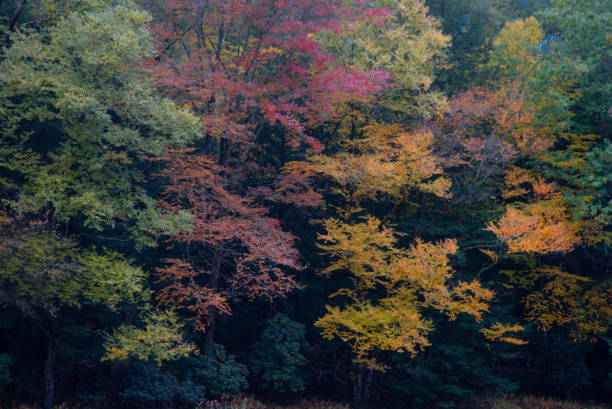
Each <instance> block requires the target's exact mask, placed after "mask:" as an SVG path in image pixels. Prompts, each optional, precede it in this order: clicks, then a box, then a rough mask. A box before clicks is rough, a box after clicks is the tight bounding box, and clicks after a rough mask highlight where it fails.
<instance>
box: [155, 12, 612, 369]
mask: <svg viewBox="0 0 612 409" xmlns="http://www.w3.org/2000/svg"><path fill="white" fill-rule="evenodd" d="M319 2H320V3H321V4H318V3H317V4H316V5H308V6H306V5H305V4H302V3H300V1H294V2H290V3H291V5H292V7H295V8H296V10H310V11H313V10H316V11H314V14H313V16H311V17H309V18H308V19H306V20H300V16H298V15H297V14H296V15H294V14H292V13H289V14H282V13H281V14H276V13H275V12H270V10H267V8H268V7H270V8H271V10H273V9H279V8H282V9H283V10H288V9H285V8H284V7H285V6H287V7H288V5H284V4H283V5H279V3H278V2H275V3H274V4H272V3H270V4H268V3H267V2H260V3H257V5H252V6H249V7H247V8H245V9H239V10H238V12H237V11H236V10H237V9H236V7H238V6H237V4H238V3H236V4H234V2H232V1H230V2H223V4H218V5H217V6H218V8H216V9H201V10H200V9H198V10H195V9H194V10H191V9H190V11H189V12H187V11H186V10H183V8H185V7H192V8H193V7H196V8H197V7H204V6H201V5H200V6H186V5H185V4H183V3H182V2H176V4H175V2H172V1H169V2H167V3H166V6H165V7H167V8H169V9H170V10H172V12H168V11H167V10H166V12H165V15H166V16H167V15H173V16H176V20H172V21H170V22H169V21H167V20H166V21H164V23H163V26H164V27H165V29H164V30H166V31H164V30H162V29H161V28H160V29H159V30H160V31H159V33H158V34H160V35H159V36H158V38H157V40H158V41H160V44H163V45H162V46H160V47H159V48H160V49H161V50H162V53H161V54H160V55H159V56H158V60H159V64H158V65H157V66H155V68H154V75H155V76H156V78H157V79H158V82H159V84H160V87H161V88H162V89H165V90H167V91H168V93H169V95H171V96H173V97H174V98H175V99H177V100H178V101H182V102H183V103H184V104H186V106H188V107H190V108H191V109H193V110H194V111H195V112H196V113H197V114H199V115H200V118H201V121H202V129H203V132H204V133H205V144H204V148H203V149H200V150H199V151H198V152H196V151H194V150H175V151H169V153H168V155H167V156H166V157H164V158H161V159H160V160H162V161H165V162H166V163H167V167H166V168H165V170H164V173H163V174H162V176H164V177H166V178H168V179H169V180H170V183H169V185H168V187H167V188H166V191H165V194H164V198H163V199H162V204H163V206H164V207H165V208H166V209H167V210H169V211H172V212H187V213H189V214H190V215H191V219H192V222H193V228H192V229H191V230H190V231H189V232H187V233H182V234H177V235H174V236H172V237H171V240H170V241H174V242H176V243H180V244H181V245H182V246H183V247H182V249H183V250H182V251H183V253H184V257H182V258H181V259H168V260H167V267H165V268H160V269H159V273H160V275H161V282H163V283H164V285H165V287H164V288H163V289H162V290H161V292H160V293H159V295H158V297H159V300H160V302H161V303H162V304H164V305H177V306H181V305H182V306H185V308H187V309H188V310H190V311H191V313H192V314H193V316H194V317H195V318H196V322H197V326H196V328H198V329H200V330H203V331H204V330H209V331H210V328H211V327H214V321H215V317H216V316H217V315H218V314H229V313H230V312H231V309H230V306H229V305H230V303H229V301H228V300H230V299H236V297H240V295H241V294H242V295H244V296H246V297H247V298H251V299H252V298H254V297H260V296H265V297H269V298H274V297H276V296H283V295H286V294H287V293H289V292H290V291H292V290H294V289H296V288H298V287H299V283H297V282H296V281H294V280H293V278H291V276H290V275H289V274H288V273H287V269H289V270H294V271H295V270H301V269H303V268H305V266H304V265H303V264H302V262H300V261H299V258H300V257H299V254H298V252H297V251H296V250H295V247H294V242H295V238H294V237H293V236H291V235H290V234H288V233H286V232H284V231H283V230H282V228H281V226H280V223H279V221H278V220H275V219H272V218H270V217H269V216H268V213H269V207H266V206H265V205H264V204H265V203H267V204H268V206H278V205H280V204H282V205H289V206H298V207H303V208H308V209H324V208H326V207H325V206H326V197H329V196H334V197H340V199H334V200H333V201H332V202H330V203H328V205H331V206H333V207H334V208H335V210H333V211H332V214H333V215H332V216H331V217H329V218H326V219H325V220H323V221H322V233H320V234H319V236H318V247H319V248H320V249H321V251H322V252H323V253H322V256H324V257H328V258H329V262H330V264H329V266H328V267H327V268H325V269H324V270H323V271H322V272H321V273H322V274H323V275H324V276H329V275H332V274H342V275H347V276H348V278H349V281H350V283H351V285H350V286H348V287H345V288H340V289H339V290H338V291H336V292H335V293H334V294H332V297H335V300H341V301H335V305H334V306H328V308H327V311H326V313H325V314H324V315H323V316H322V317H321V318H319V319H318V320H317V321H316V323H315V325H316V326H317V327H319V328H321V330H322V333H323V336H324V337H325V338H328V339H333V338H338V339H340V340H342V341H344V342H346V343H348V344H349V345H350V346H351V348H352V349H353V351H354V354H355V357H356V358H355V362H357V363H359V364H360V365H364V366H365V367H367V368H370V369H379V370H384V365H383V364H381V363H379V362H377V361H376V355H377V353H378V352H379V351H406V352H409V353H411V354H416V353H417V352H418V351H419V350H421V349H422V348H423V347H425V346H427V345H428V338H427V334H428V333H429V332H430V331H431V330H432V329H433V321H432V320H431V319H429V318H427V313H426V312H427V311H430V310H437V311H439V312H441V313H443V314H445V315H446V316H447V317H448V318H449V319H451V320H452V319H454V318H455V317H456V316H457V315H458V314H460V313H466V314H469V315H472V316H473V317H474V318H475V319H477V320H479V319H480V318H481V317H482V315H483V314H484V313H486V312H487V311H488V306H489V303H490V302H491V301H492V300H493V299H494V292H493V291H492V290H490V289H486V288H483V287H482V286H481V284H480V283H479V282H478V281H477V280H473V281H457V280H456V279H454V277H453V269H452V267H451V266H450V259H449V256H450V255H452V254H454V253H455V252H456V251H457V249H458V244H457V241H456V240H454V239H448V240H444V241H441V242H437V243H432V242H426V241H423V240H421V239H419V238H418V236H417V237H414V240H413V243H414V244H412V245H410V246H409V247H407V248H406V247H404V246H400V245H399V244H398V237H399V236H400V235H401V234H400V233H399V232H396V231H394V230H393V229H392V228H391V224H390V223H389V221H390V220H392V216H389V215H387V216H384V217H382V218H381V217H380V216H378V217H377V216H375V214H376V213H377V212H376V211H374V210H373V206H376V203H377V202H378V201H381V200H384V201H386V203H389V202H390V203H392V207H393V208H395V209H396V211H401V209H403V208H405V206H414V202H413V200H414V198H415V197H416V196H418V195H433V196H435V197H437V198H439V199H441V200H446V201H448V202H450V203H453V204H454V205H458V206H469V205H471V204H474V203H476V202H482V201H486V200H489V199H491V198H497V199H496V200H498V203H499V202H501V203H503V205H504V206H505V210H504V211H503V212H502V213H501V214H500V217H499V218H498V219H497V220H494V221H491V222H490V223H489V224H488V225H487V226H483V227H484V228H485V229H486V230H488V231H490V232H492V233H493V234H494V235H495V237H496V238H497V243H495V244H493V245H487V246H484V247H482V251H483V252H484V253H485V254H487V255H488V256H489V257H490V258H491V262H492V264H493V265H494V264H496V263H499V262H500V261H501V260H502V259H504V258H505V257H506V258H507V257H512V255H513V254H530V255H534V256H535V257H539V256H542V255H547V254H563V253H567V252H570V251H572V250H573V249H574V248H575V247H576V246H577V245H579V244H581V243H582V242H584V241H586V240H595V241H597V240H605V238H604V237H603V236H600V237H586V235H585V229H584V223H585V222H584V221H581V220H580V216H579V215H572V213H571V210H570V209H569V208H568V206H567V204H566V203H565V201H564V198H563V197H564V196H563V193H564V192H563V188H561V187H559V186H558V185H557V184H555V183H554V182H553V181H551V180H550V178H548V177H546V176H545V174H544V172H543V171H542V170H541V169H540V168H539V167H538V166H537V165H534V163H535V162H534V161H533V159H534V158H539V159H542V160H543V161H545V156H546V153H547V152H549V151H550V150H551V149H554V146H555V143H556V142H557V141H558V140H559V138H570V137H571V136H570V135H569V133H568V128H567V123H566V122H567V119H568V117H569V116H570V114H569V113H568V111H567V110H565V109H563V107H560V108H559V107H558V105H559V99H560V98H561V99H562V98H565V99H566V100H567V101H571V100H572V98H574V96H575V95H574V94H573V92H574V91H573V88H572V79H571V74H569V73H566V72H563V71H559V70H556V71H555V70H553V71H550V72H549V71H547V68H546V66H545V64H544V61H543V58H544V57H543V56H542V55H541V53H539V52H538V51H539V49H540V44H541V42H542V41H543V39H544V32H543V30H542V28H541V26H540V24H539V23H538V22H537V21H536V20H535V19H534V18H532V17H531V18H527V19H524V20H517V21H514V22H510V23H507V24H506V25H505V27H504V28H503V29H502V31H501V32H500V33H499V35H498V36H497V37H496V39H495V41H494V42H493V51H492V54H491V57H490V62H489V66H488V68H489V69H490V71H491V72H492V73H493V77H494V81H492V82H490V84H488V85H486V86H480V87H474V88H471V89H469V90H467V91H465V92H463V93H460V94H458V95H456V96H455V97H453V98H451V99H450V101H445V99H444V98H443V97H442V96H441V95H439V94H437V93H435V92H433V91H432V90H430V86H431V83H432V81H433V72H434V70H435V69H436V68H440V67H441V66H443V64H444V62H443V59H442V58H441V57H440V56H441V55H442V54H443V49H444V48H445V47H446V46H448V38H447V37H445V36H444V35H442V34H441V32H440V30H439V28H438V27H437V25H436V22H435V20H432V19H431V17H430V16H428V15H427V9H426V8H425V7H424V5H423V2H422V1H418V0H410V1H386V2H382V3H381V4H384V5H382V6H381V7H380V8H379V9H376V10H374V9H367V8H366V9H361V8H359V7H357V8H356V9H350V8H346V9H342V8H341V6H340V4H339V3H334V2H331V1H323V0H321V1H319ZM332 3H333V7H331V4H332ZM240 4H242V3H240ZM288 4H289V3H288ZM181 7H182V8H181ZM241 7H242V6H241ZM339 7H340V8H339ZM230 8H231V10H230ZM322 10H325V11H322ZM330 10H334V11H335V12H338V13H339V15H341V16H342V19H340V21H343V23H338V20H337V19H335V18H333V17H332V16H333V13H332V12H331V11H330ZM204 17H205V18H204ZM198 18H199V19H200V20H198ZM190 19H192V20H190ZM247 20H248V23H246V24H244V23H245V21H247ZM203 21H206V23H205V24H204V25H201V24H202V22H203ZM306 21H307V22H306ZM342 24H346V26H342ZM169 26H172V27H173V31H167V30H168V27H169ZM160 27H161V26H160ZM424 27H426V28H427V29H424ZM245 30H246V31H245ZM340 33H343V34H342V35H340ZM342 37H344V38H342ZM179 43H182V46H181V47H178V44H179ZM415 47H416V48H415ZM173 50H174V51H173ZM399 50H404V51H402V52H401V53H400V51H399ZM408 50H410V51H408ZM417 50H418V52H417ZM173 53H174V54H173ZM334 53H335V54H334ZM333 66H335V67H336V68H332V67H333ZM338 67H341V69H338ZM381 70H382V71H381ZM368 72H369V74H368ZM381 72H385V73H387V74H381ZM551 72H552V73H551ZM330 75H331V77H330ZM364 76H365V77H364ZM365 78H369V80H366V79H365ZM543 80H546V81H547V84H548V85H547V87H546V88H543V87H542V81H543ZM557 108H558V109H557ZM275 124H276V125H275ZM273 126H281V127H283V129H284V131H283V132H284V140H285V143H286V144H287V145H288V146H290V147H293V148H294V149H295V150H296V151H297V160H292V161H288V162H285V163H282V164H281V166H280V171H279V172H278V175H277V176H276V177H275V178H272V179H270V177H269V176H268V175H266V172H268V171H269V170H267V169H262V168H258V166H260V165H257V160H256V159H254V157H253V154H254V153H255V154H257V152H258V151H259V149H261V148H260V147H258V146H257V144H258V140H259V139H258V138H259V137H260V135H261V134H262V133H265V132H272V133H274V132H275V131H274V128H273ZM271 127H272V128H271ZM317 133H318V134H319V135H323V136H322V137H320V138H319V139H318V140H317V139H316V138H314V137H313V136H312V135H314V134H317ZM277 169H278V168H277ZM500 179H501V183H502V184H503V187H501V189H500ZM247 180H260V181H261V180H269V183H267V185H268V186H267V187H266V186H257V185H255V186H252V187H251V189H250V190H248V191H247V193H246V194H245V190H244V185H245V183H246V184H248V182H245V181H247ZM417 206H418V205H417ZM321 211H322V212H323V210H321ZM324 213H325V214H329V208H327V210H325V212H324ZM383 220H384V221H383ZM591 222H592V221H591ZM591 231H599V232H601V231H603V230H602V228H601V226H600V228H599V229H597V228H596V229H594V230H591ZM602 234H603V233H602ZM519 270H520V269H519ZM519 270H517V271H505V273H506V274H507V275H508V284H507V285H517V286H523V287H521V288H522V289H524V290H526V291H527V294H528V295H526V296H525V298H524V301H523V305H524V307H525V310H526V316H525V318H526V320H528V321H533V322H535V323H536V324H537V326H538V328H540V329H541V330H544V331H547V330H550V329H551V328H552V327H553V326H564V325H573V326H574V330H575V334H576V337H577V338H583V337H588V336H590V335H592V334H594V333H598V332H602V331H605V330H606V328H607V323H606V320H607V319H608V317H609V316H610V314H611V313H612V310H611V307H610V303H609V301H610V296H611V293H610V290H609V289H606V288H603V287H601V288H598V287H596V286H594V285H590V284H591V283H590V282H589V280H588V279H586V278H583V277H581V276H577V275H574V274H570V273H567V272H564V271H563V268H562V266H560V265H543V264H541V263H540V264H538V265H537V267H535V268H531V267H530V268H526V269H525V270H521V271H519ZM203 277H204V279H203ZM336 297H337V298H336ZM521 329H522V327H521V326H520V325H518V324H513V323H508V324H502V323H499V322H497V323H495V324H494V325H493V326H492V327H490V328H484V329H483V330H482V333H483V334H484V336H485V337H486V338H487V339H489V340H490V341H503V342H510V343H514V344H522V343H524V342H525V341H522V340H521V339H520V338H517V337H516V336H515V335H512V334H515V333H517V332H520V330H521ZM213 333H214V332H213ZM210 345H212V344H210Z"/></svg>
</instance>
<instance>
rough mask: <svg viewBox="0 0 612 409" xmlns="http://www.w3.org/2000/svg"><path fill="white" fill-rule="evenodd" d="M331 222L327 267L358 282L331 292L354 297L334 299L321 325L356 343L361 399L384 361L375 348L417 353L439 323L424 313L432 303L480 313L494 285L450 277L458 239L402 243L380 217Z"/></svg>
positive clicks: (361, 401)
mask: <svg viewBox="0 0 612 409" xmlns="http://www.w3.org/2000/svg"><path fill="white" fill-rule="evenodd" d="M325 230H326V231H325V234H322V235H321V236H320V237H319V240H320V241H321V244H320V245H319V246H320V247H321V249H323V250H324V251H325V252H326V254H329V255H330V257H331V258H332V264H331V265H330V266H329V267H328V268H327V269H325V270H324V271H323V274H331V273H333V272H336V271H340V272H341V271H346V272H348V273H349V278H350V280H351V284H352V286H351V287H350V288H341V289H339V290H338V291H337V292H336V293H335V294H332V296H343V297H346V298H348V300H349V302H348V304H347V305H344V306H342V307H340V306H333V307H330V306H328V307H327V313H326V314H325V315H324V316H323V317H321V318H319V320H318V321H317V322H316V323H315V325H316V326H317V327H319V328H321V329H322V331H323V336H324V337H325V338H327V339H333V338H339V339H340V340H342V341H343V342H346V343H348V344H350V346H351V348H352V350H353V353H354V355H355V359H354V362H355V363H356V364H357V365H358V366H359V368H360V370H359V374H358V375H357V380H356V384H355V403H356V404H357V405H361V406H363V405H367V402H368V400H369V386H370V382H371V373H370V375H369V376H368V378H367V379H366V378H365V371H366V370H372V369H374V370H379V371H384V370H385V369H386V368H385V366H384V365H382V364H380V363H379V362H378V361H377V360H376V354H377V352H379V351H397V352H408V353H410V354H411V355H415V354H416V353H417V352H418V351H420V350H422V349H423V348H424V347H426V346H427V345H428V340H427V334H428V333H429V332H430V331H431V330H432V329H433V325H434V324H433V322H432V321H431V320H430V319H427V318H426V317H425V311H426V310H428V309H433V310H438V311H441V312H443V313H444V314H446V315H447V316H448V317H449V319H451V320H453V319H455V318H456V317H457V315H458V314H460V313H467V314H470V315H472V316H474V317H475V318H476V319H480V318H481V316H482V313H483V312H486V311H487V309H488V305H487V303H488V302H489V301H490V300H491V298H492V297H493V293H492V292H491V291H490V290H486V289H484V288H482V287H480V284H479V283H478V282H476V281H474V282H472V283H467V282H459V283H458V284H456V285H454V286H453V285H451V284H450V280H451V277H452V268H451V267H450V266H449V259H448V256H447V254H452V253H454V252H455V251H456V250H457V245H456V242H455V241H453V240H447V241H444V242H441V243H436V244H432V243H425V242H423V241H421V240H418V239H417V240H416V243H415V244H414V245H412V246H411V247H410V248H409V249H407V250H405V249H400V248H398V247H396V238H395V237H394V234H393V231H392V230H391V229H389V228H387V227H384V226H382V225H381V223H380V221H378V220H376V219H374V218H369V219H367V220H366V221H365V222H363V223H356V224H348V223H344V222H341V221H340V220H336V219H329V220H327V221H326V223H325ZM377 294H379V295H377Z"/></svg>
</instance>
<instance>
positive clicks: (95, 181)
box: [0, 0, 199, 408]
mask: <svg viewBox="0 0 612 409" xmlns="http://www.w3.org/2000/svg"><path fill="white" fill-rule="evenodd" d="M21 4H22V5H24V7H26V8H27V12H25V11H24V14H20V15H19V16H18V19H20V20H19V22H21V19H22V18H23V19H24V20H25V21H26V22H27V21H28V19H27V18H26V17H28V18H30V17H32V16H36V14H37V13H39V14H38V16H37V18H36V19H35V22H36V24H35V28H36V29H29V28H27V25H26V23H25V22H24V23H23V26H22V25H21V24H17V23H15V25H13V27H10V29H9V30H8V32H7V35H8V37H7V38H8V40H7V41H6V44H3V46H4V45H6V47H5V48H3V50H2V57H1V59H0V84H1V86H0V121H1V122H2V126H1V127H0V158H1V159H0V162H1V164H0V192H1V194H2V197H3V201H2V203H1V204H0V215H1V216H0V219H1V220H2V245H1V246H2V247H1V252H2V260H1V261H0V287H1V289H2V299H3V301H4V302H7V303H9V304H11V305H13V306H17V307H19V309H20V310H21V311H22V313H23V314H25V316H27V317H29V318H31V319H32V320H33V321H34V322H36V324H37V325H38V327H39V329H40V331H41V332H42V333H43V334H44V335H45V337H46V340H47V344H48V345H47V359H46V364H45V369H44V373H45V399H44V404H45V407H46V408H50V407H51V406H52V404H53V395H54V379H53V375H54V363H55V351H56V346H57V343H58V340H59V339H60V338H61V337H62V328H58V322H59V321H58V318H59V317H65V316H69V315H70V313H71V312H72V311H74V310H78V309H79V308H80V307H81V306H83V305H85V304H87V305H98V306H100V307H101V309H100V310H98V311H104V310H105V307H106V308H110V309H111V310H118V309H119V308H120V307H121V306H122V305H124V304H129V303H131V302H133V303H142V302H147V301H148V300H147V299H146V297H143V296H146V295H147V294H148V293H147V292H146V291H144V290H143V288H144V285H145V283H144V280H145V278H146V275H145V273H143V271H142V270H140V269H139V268H137V267H134V266H133V265H132V264H131V262H129V261H128V259H127V258H126V257H124V256H123V255H122V254H121V253H122V252H125V251H132V252H134V251H137V250H140V249H142V248H143V247H150V246H153V245H155V237H156V235H157V234H158V232H159V230H167V229H170V230H172V229H173V228H175V227H174V226H175V223H176V222H178V221H176V220H173V219H172V217H170V216H169V217H164V215H163V214H162V213H163V212H162V210H161V209H160V208H159V207H158V205H157V203H156V201H155V200H154V199H153V197H152V196H153V195H152V192H151V190H150V188H149V187H148V186H146V182H145V177H146V175H147V172H148V169H147V167H146V166H145V164H146V163H148V162H147V160H146V159H147V158H148V157H149V156H151V155H155V154H156V153H160V152H161V151H162V150H163V148H164V147H166V146H168V145H170V144H176V145H183V144H185V143H187V142H189V141H193V140H195V139H197V138H198V137H199V129H198V123H197V120H196V119H195V117H193V116H192V115H191V114H190V113H189V112H188V111H186V110H184V109H179V108H177V107H176V106H175V105H174V104H173V103H172V102H170V101H169V100H166V99H163V98H160V97H158V96H157V95H156V94H155V93H154V90H153V87H152V84H151V82H150V80H149V79H148V78H147V75H146V71H145V69H144V67H143V64H142V61H143V59H144V58H146V57H148V56H150V55H151V54H152V52H153V49H152V42H151V39H150V36H149V33H148V31H147V27H146V23H147V21H148V20H149V15H148V14H147V13H145V12H143V11H141V10H139V9H138V8H136V7H135V6H134V4H133V3H131V2H129V1H122V2H113V3H112V4H111V3H109V2H105V1H97V0H94V1H88V2H83V3H82V4H81V3H79V4H78V5H77V4H72V3H71V4H70V7H69V8H68V7H64V6H66V4H65V2H63V3H60V2H54V1H49V2H42V3H40V8H38V9H34V8H33V9H30V8H29V7H30V5H29V4H26V2H22V3H21ZM24 10H26V9H24ZM55 11H57V13H56V12H55ZM16 21H17V20H16ZM30 23H32V21H30ZM32 24H34V23H32ZM118 243H119V244H118ZM108 247H111V248H112V247H114V249H115V250H112V249H110V250H109V249H108ZM133 254H134V253H133Z"/></svg>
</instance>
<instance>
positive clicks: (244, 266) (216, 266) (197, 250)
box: [158, 150, 302, 352]
mask: <svg viewBox="0 0 612 409" xmlns="http://www.w3.org/2000/svg"><path fill="white" fill-rule="evenodd" d="M160 160H163V161H165V162H167V167H166V168H165V169H164V171H163V172H162V174H161V175H162V176H165V177H167V178H169V182H170V183H169V184H168V186H167V187H166V189H165V191H164V194H163V199H162V201H161V204H162V206H164V207H165V208H166V209H168V210H169V211H172V212H175V213H179V212H188V213H189V214H190V215H191V219H192V221H193V228H192V229H191V230H190V231H189V232H184V233H178V234H175V235H173V236H172V237H171V242H173V243H176V244H177V248H178V249H179V250H180V251H181V252H182V254H181V255H182V257H181V259H167V260H166V262H167V265H166V266H165V267H163V268H160V269H158V273H159V275H160V280H159V281H160V282H162V283H163V284H164V287H163V289H162V290H161V291H160V292H159V294H158V300H159V302H160V304H162V305H176V306H180V307H183V308H186V309H187V310H189V311H191V312H192V313H193V314H194V320H195V327H196V329H197V330H200V331H205V330H207V332H208V335H207V341H206V342H207V344H206V348H205V349H206V352H209V351H210V348H212V342H213V337H214V324H215V317H216V316H217V315H218V314H219V313H222V314H230V306H229V303H228V302H229V300H230V299H232V298H238V297H240V296H243V297H247V298H250V299H253V298H256V297H267V298H269V299H272V298H274V297H277V296H283V295H285V294H286V293H288V292H289V291H291V290H293V289H295V288H296V287H298V284H297V283H296V282H295V281H294V279H293V278H292V277H291V276H289V275H288V274H287V273H286V272H285V271H283V269H293V270H299V269H301V268H302V266H301V265H300V263H299V261H298V258H299V254H298V251H297V250H296V249H295V248H294V247H293V241H294V237H293V236H292V235H291V234H289V233H286V232H284V231H283V230H282V229H281V228H280V226H279V222H278V220H275V219H272V218H270V217H268V216H267V213H268V209H266V208H264V207H259V206H256V205H254V204H253V203H252V202H251V201H250V200H249V199H246V198H244V197H241V196H240V195H237V194H235V193H232V192H230V191H229V190H228V188H227V187H226V183H225V180H224V176H222V175H223V173H224V172H222V171H221V168H220V166H219V165H217V164H216V159H215V158H214V157H212V156H209V155H202V154H196V153H194V151H193V150H174V151H169V152H168V154H167V155H166V156H165V157H162V158H161V159H160Z"/></svg>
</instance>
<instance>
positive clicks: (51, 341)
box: [44, 333, 57, 409]
mask: <svg viewBox="0 0 612 409" xmlns="http://www.w3.org/2000/svg"><path fill="white" fill-rule="evenodd" d="M47 338H48V343H47V360H46V361H45V400H44V407H45V409H51V408H53V399H54V397H55V379H54V369H55V350H56V347H57V342H56V339H55V336H54V335H53V334H52V333H50V334H48V335H47Z"/></svg>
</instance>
